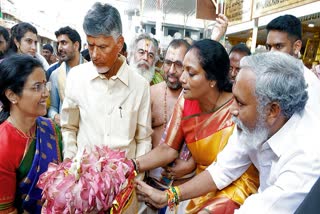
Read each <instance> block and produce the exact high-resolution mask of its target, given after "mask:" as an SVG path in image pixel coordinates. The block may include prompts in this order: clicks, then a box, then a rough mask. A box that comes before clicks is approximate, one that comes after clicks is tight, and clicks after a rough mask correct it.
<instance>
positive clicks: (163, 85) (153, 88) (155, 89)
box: [150, 81, 166, 93]
mask: <svg viewBox="0 0 320 214" xmlns="http://www.w3.org/2000/svg"><path fill="white" fill-rule="evenodd" d="M165 89H166V82H165V81H162V82H159V83H157V84H155V85H152V86H150V91H151V93H152V92H158V91H163V90H165Z"/></svg>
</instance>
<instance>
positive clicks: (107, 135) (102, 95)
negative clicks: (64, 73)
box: [61, 56, 152, 158]
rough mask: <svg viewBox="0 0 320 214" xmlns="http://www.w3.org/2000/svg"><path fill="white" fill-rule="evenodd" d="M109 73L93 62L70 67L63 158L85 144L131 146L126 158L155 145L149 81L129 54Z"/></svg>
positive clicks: (68, 156) (62, 124)
mask: <svg viewBox="0 0 320 214" xmlns="http://www.w3.org/2000/svg"><path fill="white" fill-rule="evenodd" d="M120 59H121V60H122V62H123V63H122V65H121V67H120V69H119V71H118V73H117V74H116V75H115V76H113V77H111V78H110V79H107V78H105V77H104V76H103V75H99V74H98V71H97V68H96V67H95V66H94V65H93V63H92V62H88V63H85V64H81V65H79V66H76V67H74V68H72V69H71V70H70V73H69V75H68V77H67V85H66V90H65V99H64V101H63V105H62V111H61V127H62V136H63V142H64V158H73V157H74V156H75V155H76V153H77V150H78V149H81V150H82V149H83V148H84V147H85V146H86V145H107V146H109V148H112V149H121V150H124V151H126V156H127V158H134V157H138V156H140V155H143V154H145V153H147V152H148V151H150V150H151V133H152V128H151V110H150V86H149V83H148V82H147V81H146V80H145V79H144V78H143V77H142V76H140V75H139V74H137V73H136V72H134V71H132V70H130V68H129V66H128V65H127V63H126V61H125V58H124V57H122V56H121V57H120Z"/></svg>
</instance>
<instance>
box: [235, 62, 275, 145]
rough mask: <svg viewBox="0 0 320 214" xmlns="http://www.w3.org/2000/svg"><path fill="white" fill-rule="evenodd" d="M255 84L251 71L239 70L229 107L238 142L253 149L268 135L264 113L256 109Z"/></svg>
mask: <svg viewBox="0 0 320 214" xmlns="http://www.w3.org/2000/svg"><path fill="white" fill-rule="evenodd" d="M255 82H256V77H255V74H254V73H253V72H252V71H251V70H249V69H246V68H244V69H241V72H240V73H239V74H238V76H237V78H236V81H235V83H234V85H233V89H232V92H233V94H234V97H235V99H234V101H233V104H232V107H231V113H232V114H233V120H234V122H235V123H236V124H237V129H238V130H237V131H238V134H239V138H240V141H242V142H243V143H246V144H247V145H249V146H250V147H253V148H256V147H257V146H259V145H261V143H263V142H264V141H265V140H266V139H267V138H268V135H269V130H268V128H267V123H266V116H265V112H259V111H258V109H257V108H258V107H259V105H258V102H257V98H256V96H255Z"/></svg>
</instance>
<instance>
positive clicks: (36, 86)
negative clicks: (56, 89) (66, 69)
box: [27, 82, 51, 93]
mask: <svg viewBox="0 0 320 214" xmlns="http://www.w3.org/2000/svg"><path fill="white" fill-rule="evenodd" d="M27 89H30V90H33V91H34V92H41V93H44V92H45V89H47V90H48V91H50V90H51V82H44V83H36V84H34V85H33V86H32V87H31V88H27Z"/></svg>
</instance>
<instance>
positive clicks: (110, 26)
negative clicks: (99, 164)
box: [83, 2, 122, 40]
mask: <svg viewBox="0 0 320 214" xmlns="http://www.w3.org/2000/svg"><path fill="white" fill-rule="evenodd" d="M83 30H84V32H85V34H86V35H89V36H94V37H97V36H100V35H103V36H112V37H113V38H114V39H115V40H116V39H117V38H118V37H119V36H120V35H122V22H121V17H120V13H119V11H118V10H117V9H116V8H114V7H113V6H111V5H109V4H102V3H101V2H96V3H95V4H94V5H93V6H92V7H91V9H90V10H89V11H88V12H87V14H86V16H85V17H84V21H83Z"/></svg>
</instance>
